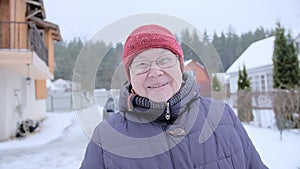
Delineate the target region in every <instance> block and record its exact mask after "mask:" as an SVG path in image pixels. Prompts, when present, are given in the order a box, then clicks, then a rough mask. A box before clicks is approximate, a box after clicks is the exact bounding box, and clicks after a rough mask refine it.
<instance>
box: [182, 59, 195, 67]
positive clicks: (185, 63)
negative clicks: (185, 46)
mask: <svg viewBox="0 0 300 169" xmlns="http://www.w3.org/2000/svg"><path fill="white" fill-rule="evenodd" d="M192 61H193V59H189V60H187V61H184V66H186V65H188V64H190V63H191V62H192Z"/></svg>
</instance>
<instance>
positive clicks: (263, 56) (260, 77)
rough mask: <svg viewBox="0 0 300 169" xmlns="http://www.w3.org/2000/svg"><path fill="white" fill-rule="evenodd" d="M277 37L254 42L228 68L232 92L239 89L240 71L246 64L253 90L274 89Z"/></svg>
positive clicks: (234, 92) (227, 72) (227, 73)
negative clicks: (275, 43)
mask: <svg viewBox="0 0 300 169" xmlns="http://www.w3.org/2000/svg"><path fill="white" fill-rule="evenodd" d="M274 40H275V37H269V38H266V39H263V40H260V41H257V42H254V43H252V44H251V45H250V46H249V47H248V48H247V49H246V50H245V51H244V52H243V53H242V55H241V56H240V57H238V59H237V60H236V61H235V62H234V63H233V64H232V65H231V66H230V67H229V68H228V69H227V71H226V75H228V76H229V86H230V93H231V94H236V93H237V90H238V85H237V81H238V72H239V70H242V69H243V66H244V65H245V66H246V70H247V73H248V77H249V78H250V82H251V89H252V90H253V91H258V92H265V91H270V90H273V61H272V58H273V50H274Z"/></svg>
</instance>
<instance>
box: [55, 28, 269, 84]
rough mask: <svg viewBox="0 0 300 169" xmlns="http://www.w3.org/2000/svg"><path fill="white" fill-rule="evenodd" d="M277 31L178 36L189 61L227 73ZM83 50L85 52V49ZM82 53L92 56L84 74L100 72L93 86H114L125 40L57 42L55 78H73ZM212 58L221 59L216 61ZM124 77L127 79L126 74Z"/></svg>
mask: <svg viewBox="0 0 300 169" xmlns="http://www.w3.org/2000/svg"><path fill="white" fill-rule="evenodd" d="M273 34H274V31H273V30H265V29H264V28H262V27H260V28H257V29H256V30H255V31H253V32H252V31H249V32H247V33H242V34H240V35H238V34H236V33H235V31H234V29H233V28H231V27H229V28H228V30H227V32H226V33H224V32H222V33H221V34H217V33H214V34H213V35H212V36H211V35H208V34H207V33H206V31H204V33H203V34H202V35H199V34H197V33H196V31H195V30H193V31H190V30H188V29H186V30H183V31H182V32H181V34H180V35H179V36H178V35H176V36H177V37H178V39H179V41H180V42H181V46H182V48H183V51H184V55H185V60H188V59H194V60H196V61H198V62H199V63H201V64H203V65H204V67H206V66H207V65H210V64H211V65H213V64H215V63H218V62H220V65H222V67H218V68H217V69H210V70H211V72H224V71H226V70H227V69H228V68H229V67H230V65H231V64H232V63H233V62H234V61H235V60H236V59H237V57H238V56H240V55H241V54H242V53H243V52H244V51H245V50H246V49H247V48H248V47H249V45H250V44H251V43H253V42H255V41H258V40H261V39H264V38H266V37H270V36H272V35H273ZM83 49H84V52H83V51H82V50H83ZM80 52H81V53H86V54H87V53H89V55H90V56H89V57H91V58H92V59H89V60H90V63H81V64H83V65H84V67H83V68H81V69H82V71H83V72H81V73H82V74H84V72H88V71H94V72H96V74H95V77H94V80H95V84H92V85H91V86H92V87H94V88H105V89H111V83H112V77H113V76H114V72H115V70H116V69H117V68H118V66H119V65H120V63H121V62H122V52H123V45H122V43H118V44H105V43H104V42H103V41H100V42H94V43H91V42H83V41H82V40H81V39H80V38H74V39H73V40H71V41H70V42H64V41H63V42H58V43H55V62H56V66H55V74H54V76H55V77H54V78H55V80H56V79H59V78H63V79H66V80H72V76H73V70H74V66H75V63H76V60H77V58H78V56H79V55H80ZM212 55H214V57H213V56H212ZM100 56H102V57H103V59H102V60H101V63H100V62H99V61H96V60H97V59H98V58H100ZM215 56H219V57H215ZM102 57H101V58H102ZM210 58H220V59H219V60H213V59H210ZM206 59H207V60H206ZM98 60H100V59H98ZM95 61H96V62H95ZM81 62H83V61H81ZM87 62H88V61H87ZM95 66H96V67H97V70H92V67H95ZM90 68H91V70H90ZM208 69H209V68H208ZM120 78H123V80H125V77H120ZM86 80H89V79H86ZM87 83H88V82H87ZM120 83H121V82H120ZM87 85H90V84H87Z"/></svg>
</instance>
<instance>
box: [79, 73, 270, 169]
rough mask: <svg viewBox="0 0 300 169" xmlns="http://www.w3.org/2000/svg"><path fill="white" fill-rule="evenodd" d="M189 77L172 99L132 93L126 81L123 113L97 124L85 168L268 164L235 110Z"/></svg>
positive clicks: (229, 168) (238, 168)
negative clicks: (158, 99)
mask: <svg viewBox="0 0 300 169" xmlns="http://www.w3.org/2000/svg"><path fill="white" fill-rule="evenodd" d="M184 80H185V84H184V85H183V87H182V88H181V89H180V91H179V92H178V93H177V94H176V95H175V96H174V97H173V98H171V99H170V100H169V101H168V102H167V103H153V102H151V101H149V100H147V99H145V98H141V97H139V96H135V95H130V94H129V92H128V91H129V86H125V87H124V88H123V89H122V91H121V95H120V101H119V102H120V113H117V114H115V115H114V116H112V117H111V118H109V119H108V120H106V121H103V122H101V123H100V124H99V125H98V126H97V127H96V128H95V130H94V133H93V137H92V140H91V141H90V143H89V144H88V147H87V149H86V154H85V157H84V160H83V162H82V164H81V168H82V169H265V168H267V167H266V166H265V165H264V164H263V162H262V161H261V159H260V157H259V154H258V153H257V151H256V150H255V148H254V146H253V144H252V142H251V140H250V139H249V137H248V135H247V133H246V131H245V130H244V128H243V126H242V125H241V123H240V122H239V120H238V119H237V117H236V115H235V114H234V112H233V111H232V109H231V108H230V107H229V106H228V105H226V104H224V103H223V102H220V101H217V100H213V99H209V98H203V97H200V96H199V87H198V86H197V85H196V83H195V81H194V79H193V78H191V77H190V76H188V75H184ZM129 96H130V97H129ZM128 98H129V99H128ZM169 117H170V118H169ZM167 119H168V120H167Z"/></svg>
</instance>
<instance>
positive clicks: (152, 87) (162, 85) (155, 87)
mask: <svg viewBox="0 0 300 169" xmlns="http://www.w3.org/2000/svg"><path fill="white" fill-rule="evenodd" d="M167 84H168V83H164V84H160V85H157V86H148V88H149V89H157V88H160V87H164V86H166V85H167Z"/></svg>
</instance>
